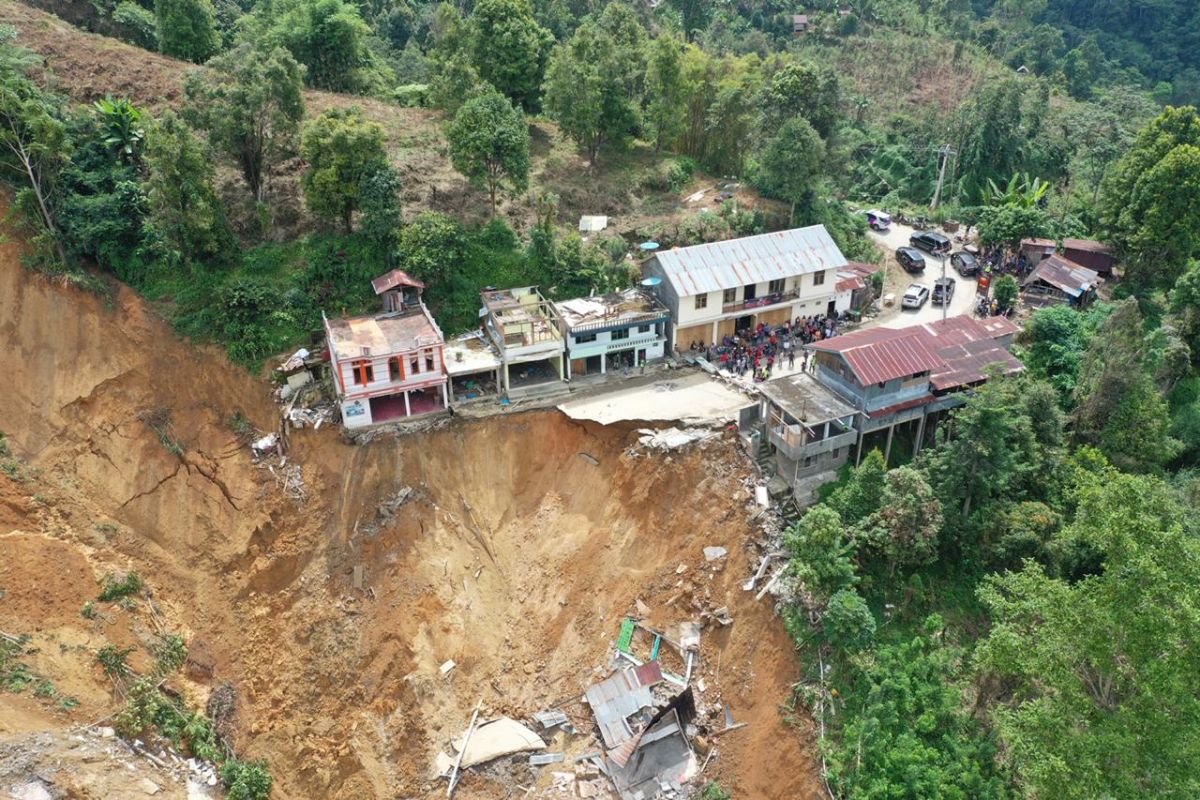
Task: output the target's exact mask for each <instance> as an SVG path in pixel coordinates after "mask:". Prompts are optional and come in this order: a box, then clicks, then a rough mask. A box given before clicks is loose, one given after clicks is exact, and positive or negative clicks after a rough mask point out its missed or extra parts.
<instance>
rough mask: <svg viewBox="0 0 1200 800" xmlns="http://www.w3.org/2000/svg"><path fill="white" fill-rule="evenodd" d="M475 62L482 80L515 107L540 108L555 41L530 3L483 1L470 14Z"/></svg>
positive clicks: (508, 0)
mask: <svg viewBox="0 0 1200 800" xmlns="http://www.w3.org/2000/svg"><path fill="white" fill-rule="evenodd" d="M471 25H472V28H473V33H472V42H473V44H472V61H473V63H474V65H475V69H476V70H477V71H478V72H479V76H480V77H481V78H483V79H484V80H485V81H487V82H488V83H490V84H491V85H492V86H494V87H496V89H498V90H499V91H500V92H501V93H502V94H504V95H505V96H506V97H508V99H509V100H511V101H512V102H513V103H514V104H515V105H518V106H520V107H521V108H523V109H525V110H527V111H531V112H533V111H537V110H538V109H539V108H541V102H540V101H541V88H542V76H543V75H544V74H545V72H546V59H547V57H548V56H549V54H550V46H551V45H552V44H553V41H554V40H553V37H552V36H551V35H550V31H548V30H546V29H545V28H543V27H542V26H541V25H539V24H538V22H537V20H536V19H534V16H533V7H532V6H531V5H530V3H529V0H480V2H478V3H476V4H475V10H474V12H472V14H471Z"/></svg>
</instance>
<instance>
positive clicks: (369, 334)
mask: <svg viewBox="0 0 1200 800" xmlns="http://www.w3.org/2000/svg"><path fill="white" fill-rule="evenodd" d="M371 285H372V286H373V287H374V289H375V294H377V295H379V296H380V297H381V298H382V300H383V311H382V312H381V313H379V314H373V315H368V316H362V317H340V318H335V319H329V318H328V317H325V318H324V319H325V336H326V339H327V341H328V344H329V359H330V362H331V365H332V368H333V380H334V388H335V389H336V390H337V393H338V399H339V401H340V403H341V408H342V423H343V425H345V426H346V427H347V428H361V427H364V426H366V425H377V424H379V423H383V422H392V421H395V420H398V419H404V418H406V417H413V416H417V415H419V414H428V413H432V412H436V411H443V410H445V409H446V408H447V407H448V405H449V397H448V396H447V392H446V383H447V378H446V360H445V352H444V351H445V340H444V338H443V336H442V331H441V329H440V328H439V327H438V325H437V323H436V322H434V321H433V317H432V316H431V315H430V313H429V309H427V308H426V307H425V303H424V302H423V301H422V300H421V292H422V290H424V288H425V284H423V283H421V282H420V281H418V280H416V279H414V278H412V277H411V276H409V275H408V274H407V273H405V272H404V271H403V270H398V269H396V270H392V271H391V272H389V273H387V274H386V275H381V276H379V277H378V278H376V279H375V280H373V281H372V282H371Z"/></svg>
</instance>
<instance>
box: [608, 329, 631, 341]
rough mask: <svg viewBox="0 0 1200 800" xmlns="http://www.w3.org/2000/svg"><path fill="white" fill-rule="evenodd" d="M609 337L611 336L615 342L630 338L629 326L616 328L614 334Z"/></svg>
mask: <svg viewBox="0 0 1200 800" xmlns="http://www.w3.org/2000/svg"><path fill="white" fill-rule="evenodd" d="M609 338H611V339H612V340H613V341H614V342H615V341H617V340H619V339H628V338H629V328H620V329H618V330H615V331H613V332H612V336H611V337H609Z"/></svg>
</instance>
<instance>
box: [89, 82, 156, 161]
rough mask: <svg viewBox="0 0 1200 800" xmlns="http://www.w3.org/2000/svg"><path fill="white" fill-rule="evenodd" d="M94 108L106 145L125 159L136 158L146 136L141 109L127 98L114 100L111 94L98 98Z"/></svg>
mask: <svg viewBox="0 0 1200 800" xmlns="http://www.w3.org/2000/svg"><path fill="white" fill-rule="evenodd" d="M92 108H93V109H94V110H95V112H96V117H97V118H98V119H99V122H100V128H101V133H100V135H101V139H102V141H103V142H104V146H105V147H107V148H108V149H109V150H111V151H113V152H115V153H117V154H118V155H119V156H120V157H121V159H122V160H124V161H133V160H135V159H136V158H137V157H138V155H139V154H140V153H141V149H142V143H143V141H144V140H145V138H146V131H145V128H144V126H143V125H142V112H141V109H139V108H138V107H137V106H135V105H134V104H133V103H132V102H130V101H129V100H127V99H125V98H120V99H117V100H114V99H113V98H112V97H111V96H108V97H105V98H103V99H101V100H97V101H96V102H95V103H93V104H92Z"/></svg>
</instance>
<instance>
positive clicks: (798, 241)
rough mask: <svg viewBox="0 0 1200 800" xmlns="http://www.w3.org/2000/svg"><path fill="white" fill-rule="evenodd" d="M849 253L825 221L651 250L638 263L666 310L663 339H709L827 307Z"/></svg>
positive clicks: (675, 344)
mask: <svg viewBox="0 0 1200 800" xmlns="http://www.w3.org/2000/svg"><path fill="white" fill-rule="evenodd" d="M845 267H846V257H845V256H843V255H842V252H841V250H839V249H838V246H837V245H836V244H835V243H834V241H833V238H832V237H830V235H829V232H828V231H827V230H825V226H824V225H812V226H809V227H807V228H794V229H792V230H787V231H777V232H775V233H764V234H760V235H758V236H748V237H745V238H742V239H730V240H728V241H724V242H713V243H711V244H699V245H695V246H693V247H683V248H678V249H675V250H666V251H662V252H659V253H656V254H655V255H654V256H653V257H652V258H650V259H649V260H647V261H646V263H645V264H643V265H642V271H643V273H644V274H645V275H646V276H648V277H649V278H651V279H653V278H657V279H658V282H657V285H656V286H654V287H653V289H654V291H655V293H656V294H657V295H658V298H659V299H660V300H661V301H662V303H663V305H665V306H666V307H667V309H668V310H669V311H670V312H671V326H670V328H671V330H670V334H669V336H668V343H669V345H670V346H671V347H672V348H679V349H686V348H687V347H688V346H690V345H691V343H692V342H694V341H699V342H704V343H705V344H711V343H713V342H720V341H721V340H722V338H723V337H725V336H730V335H733V334H734V333H735V332H736V331H739V330H752V329H754V328H755V327H756V326H757V325H759V324H760V323H764V324H768V325H778V324H781V323H783V322H786V321H788V320H792V319H795V318H797V317H807V316H817V315H825V314H832V313H833V312H834V310H835V301H834V297H835V294H836V289H835V285H836V284H837V281H838V276H837V273H838V271H839V270H842V269H845Z"/></svg>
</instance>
